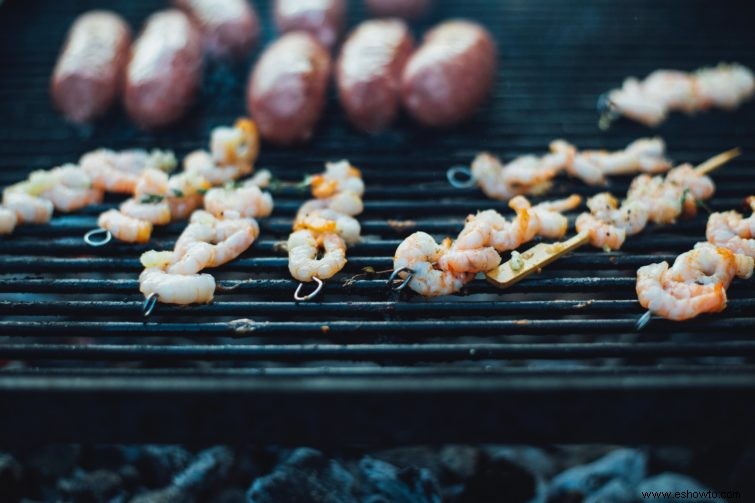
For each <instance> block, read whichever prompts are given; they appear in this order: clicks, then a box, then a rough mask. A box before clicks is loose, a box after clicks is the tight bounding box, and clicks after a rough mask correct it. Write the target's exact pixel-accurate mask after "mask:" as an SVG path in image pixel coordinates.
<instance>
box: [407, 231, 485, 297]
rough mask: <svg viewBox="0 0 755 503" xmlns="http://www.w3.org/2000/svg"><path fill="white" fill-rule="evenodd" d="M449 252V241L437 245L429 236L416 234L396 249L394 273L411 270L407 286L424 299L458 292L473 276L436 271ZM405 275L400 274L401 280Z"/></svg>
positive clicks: (470, 274) (421, 233) (471, 274)
mask: <svg viewBox="0 0 755 503" xmlns="http://www.w3.org/2000/svg"><path fill="white" fill-rule="evenodd" d="M449 248H450V243H449V241H448V240H446V241H444V242H443V244H442V245H439V244H438V243H436V242H435V239H433V237H432V236H430V235H429V234H426V233H424V232H415V233H414V234H412V235H410V236H409V237H407V238H406V239H404V240H403V241H402V242H401V244H399V245H398V248H396V254H395V256H394V257H393V268H394V270H398V269H401V268H405V267H406V268H409V269H411V270H412V271H413V272H412V274H413V277H412V279H411V281H410V282H409V285H408V286H409V288H411V289H412V290H414V291H415V292H417V293H418V294H420V295H423V296H425V297H437V296H439V295H449V294H452V293H455V292H458V291H459V290H461V288H462V287H463V286H464V285H465V284H466V283H468V282H469V281H471V280H472V279H473V278H474V276H475V275H474V273H457V272H452V271H450V270H441V269H439V268H438V267H437V266H438V263H439V261H440V260H441V258H442V257H443V255H444V254H445V253H447V252H448V250H449ZM407 274H408V273H406V272H402V273H400V276H401V277H402V278H406V276H407Z"/></svg>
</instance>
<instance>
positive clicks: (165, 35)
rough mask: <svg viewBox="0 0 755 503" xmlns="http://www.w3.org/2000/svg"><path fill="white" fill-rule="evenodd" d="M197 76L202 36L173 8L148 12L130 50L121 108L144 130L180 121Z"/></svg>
mask: <svg viewBox="0 0 755 503" xmlns="http://www.w3.org/2000/svg"><path fill="white" fill-rule="evenodd" d="M201 78H202V37H201V34H200V32H199V30H198V29H197V28H196V26H194V24H193V23H192V22H191V21H190V20H189V18H188V17H187V16H186V14H184V13H183V12H181V11H180V10H176V9H167V10H163V11H160V12H157V13H155V14H152V15H151V16H150V17H149V18H148V19H147V22H146V24H145V25H144V29H143V30H142V33H141V35H139V38H138V39H137V40H136V42H134V46H133V47H132V48H131V59H130V60H129V63H128V68H127V69H126V89H125V96H124V104H125V106H126V111H127V112H128V114H129V115H130V116H131V118H132V119H133V120H134V121H136V122H137V123H138V124H139V125H141V126H143V127H145V128H158V127H162V126H166V125H168V124H170V123H173V122H175V121H177V120H178V119H180V118H181V117H182V116H183V115H184V114H185V113H186V112H187V111H188V109H189V108H190V106H191V104H192V102H193V101H194V99H195V97H196V94H197V91H198V90H199V86H200V83H201Z"/></svg>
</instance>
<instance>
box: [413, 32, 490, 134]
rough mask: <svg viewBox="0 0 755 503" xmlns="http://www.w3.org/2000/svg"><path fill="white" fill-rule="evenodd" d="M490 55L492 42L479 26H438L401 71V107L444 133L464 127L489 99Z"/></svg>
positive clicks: (418, 119)
mask: <svg viewBox="0 0 755 503" xmlns="http://www.w3.org/2000/svg"><path fill="white" fill-rule="evenodd" d="M495 53H496V50H495V43H494V42H493V39H492V37H491V36H490V34H489V33H488V32H487V30H485V29H484V28H483V27H482V26H480V25H478V24H475V23H471V22H468V21H447V22H445V23H442V24H440V25H438V26H437V27H435V28H434V29H433V30H431V31H430V32H429V33H428V34H427V35H426V36H425V39H424V41H423V43H422V45H421V46H420V47H419V48H418V49H417V50H416V51H415V53H414V54H413V55H412V57H411V58H409V61H408V62H407V64H406V66H405V67H404V74H403V76H402V81H401V92H402V96H403V100H404V106H405V107H406V108H407V110H408V111H409V113H410V114H411V115H412V116H413V117H414V118H415V119H417V121H419V122H420V123H422V124H424V125H427V126H434V127H445V126H451V125H453V124H457V123H459V122H461V121H463V120H464V119H466V118H468V117H469V116H470V115H472V114H473V113H474V112H475V110H476V109H477V108H478V107H479V106H480V105H481V104H482V103H483V101H485V98H486V97H487V96H488V94H489V93H490V90H491V87H492V86H493V80H494V78H495V71H496V69H495V66H496V55H495Z"/></svg>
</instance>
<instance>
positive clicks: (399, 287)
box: [388, 266, 414, 292]
mask: <svg viewBox="0 0 755 503" xmlns="http://www.w3.org/2000/svg"><path fill="white" fill-rule="evenodd" d="M402 272H405V273H408V274H407V275H406V278H404V280H403V281H402V282H401V283H399V284H398V285H394V284H393V283H394V282H395V281H396V279H397V278H398V275H399V274H401V273H402ZM413 278H414V269H411V268H409V267H406V266H404V267H399V268H398V269H396V270H395V271H393V272H392V273H391V277H390V278H388V288H390V289H391V290H393V291H394V292H400V291H401V290H403V289H404V288H406V287H407V286H409V283H411V281H412V279H413Z"/></svg>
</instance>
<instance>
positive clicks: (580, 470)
mask: <svg viewBox="0 0 755 503" xmlns="http://www.w3.org/2000/svg"><path fill="white" fill-rule="evenodd" d="M646 473H647V456H646V455H645V454H644V453H643V452H641V451H638V450H635V449H616V450H614V451H612V452H610V453H608V454H606V455H605V456H603V457H602V458H600V459H598V460H596V461H593V462H592V463H589V464H586V465H582V466H575V467H573V468H569V469H568V470H566V471H564V472H561V473H560V474H559V475H557V476H556V477H555V478H554V479H553V480H552V481H551V486H550V495H551V501H559V500H558V499H557V498H558V497H560V496H561V495H563V494H567V493H575V494H578V495H582V496H589V495H591V494H593V493H595V492H596V491H598V490H599V489H600V488H602V487H603V486H605V485H606V484H608V483H609V482H611V481H612V480H614V479H618V480H620V481H622V482H624V483H625V484H627V485H629V486H632V487H636V486H637V484H639V483H640V481H641V480H643V479H644V478H645V475H646Z"/></svg>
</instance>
